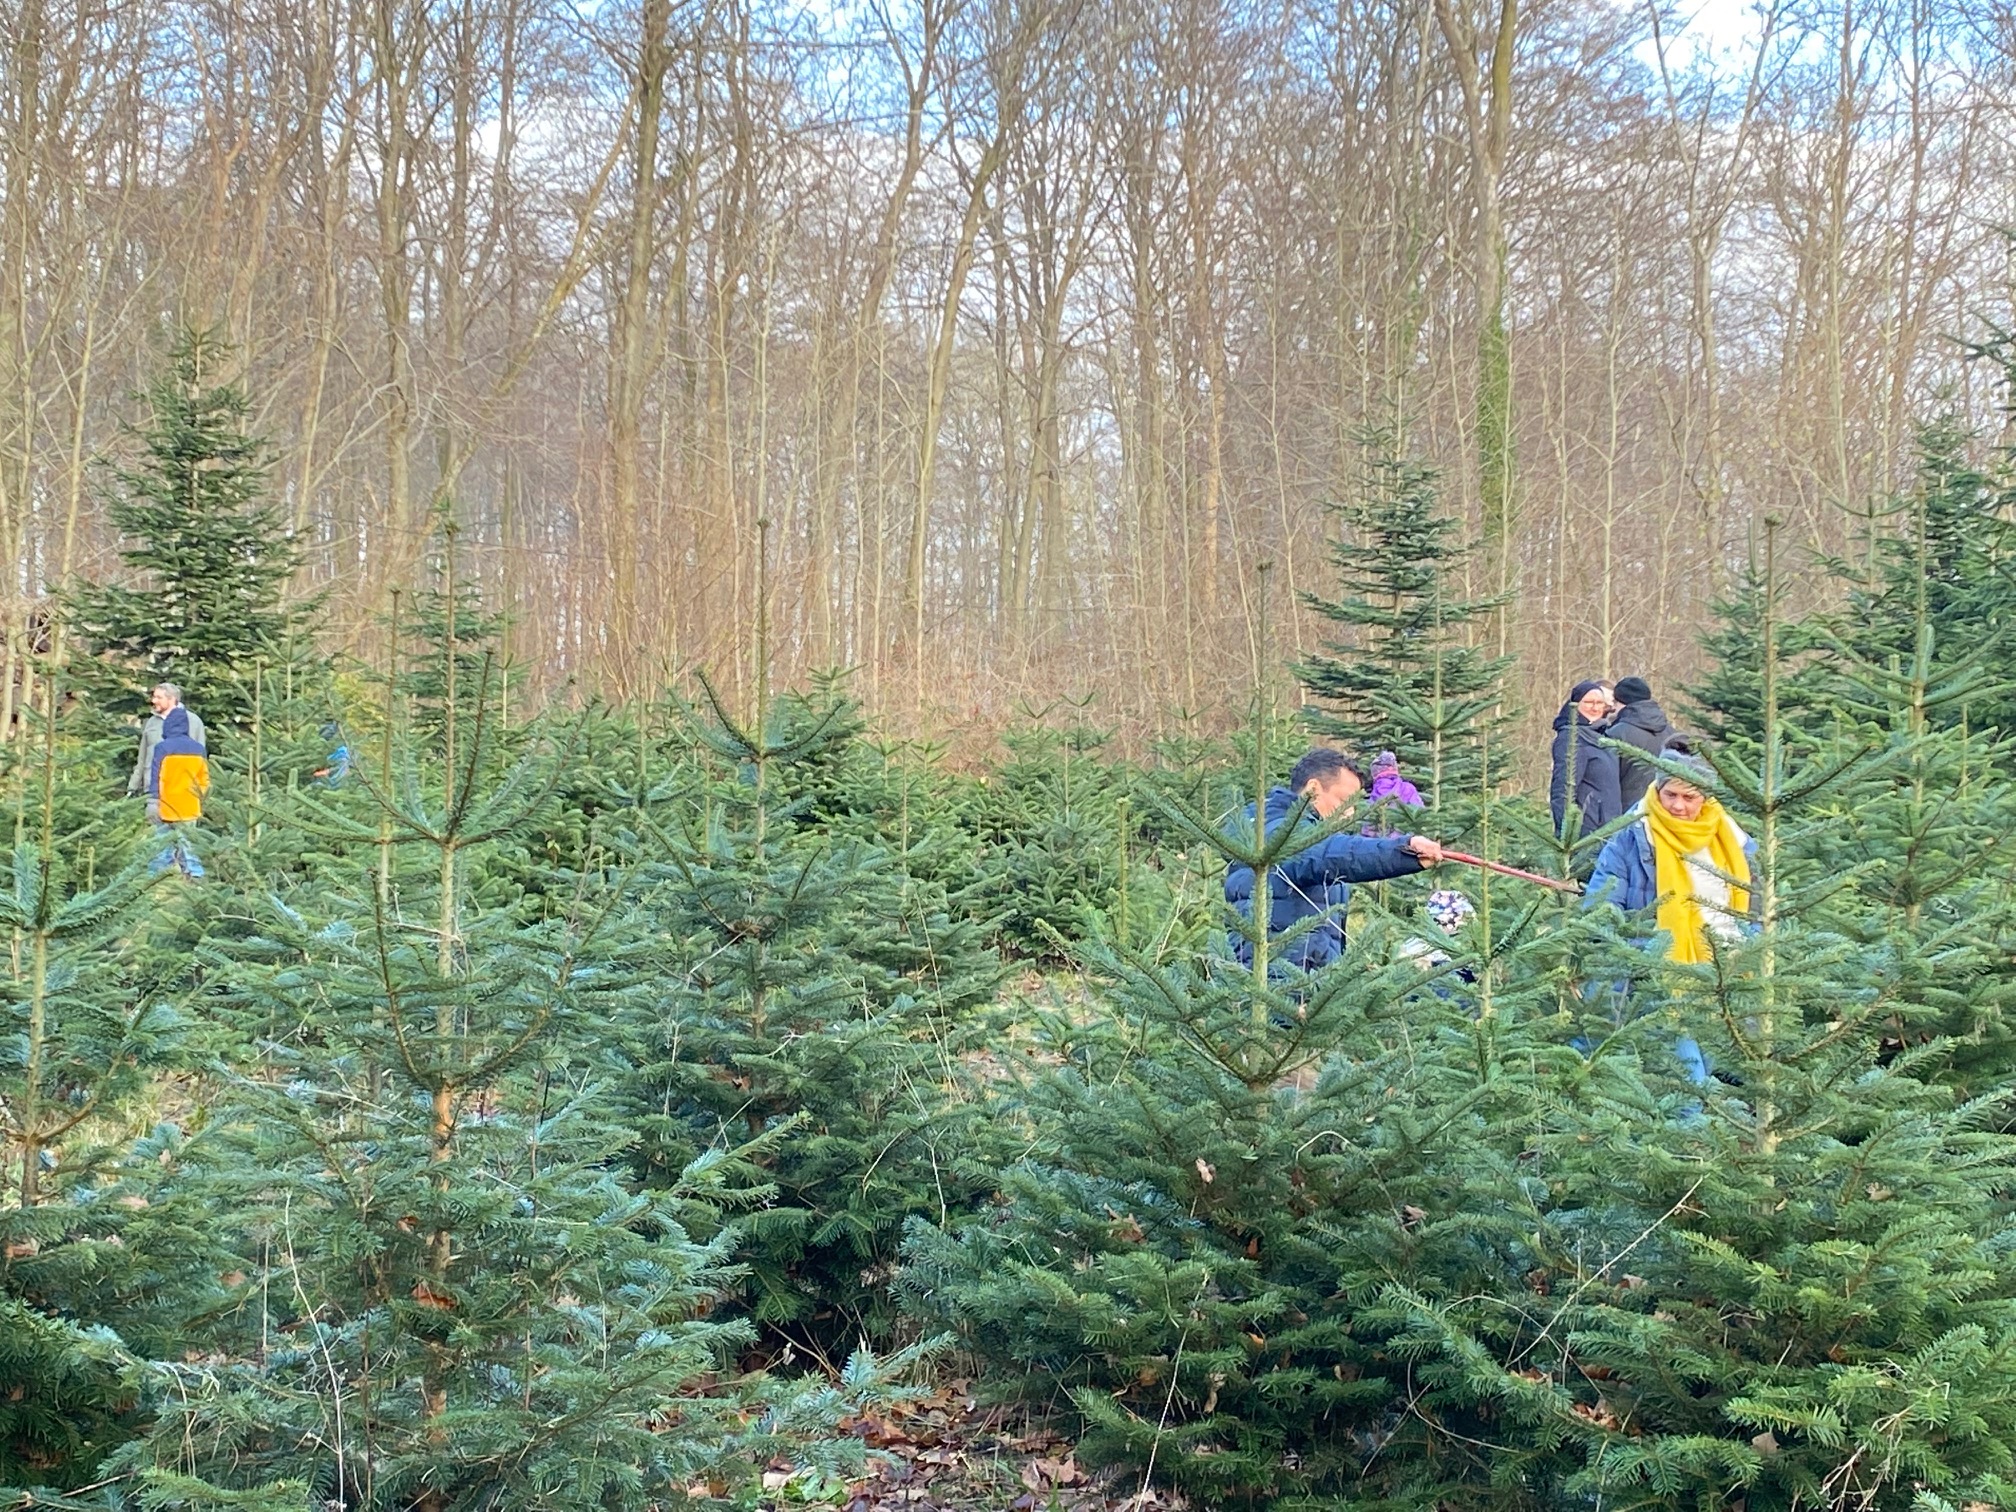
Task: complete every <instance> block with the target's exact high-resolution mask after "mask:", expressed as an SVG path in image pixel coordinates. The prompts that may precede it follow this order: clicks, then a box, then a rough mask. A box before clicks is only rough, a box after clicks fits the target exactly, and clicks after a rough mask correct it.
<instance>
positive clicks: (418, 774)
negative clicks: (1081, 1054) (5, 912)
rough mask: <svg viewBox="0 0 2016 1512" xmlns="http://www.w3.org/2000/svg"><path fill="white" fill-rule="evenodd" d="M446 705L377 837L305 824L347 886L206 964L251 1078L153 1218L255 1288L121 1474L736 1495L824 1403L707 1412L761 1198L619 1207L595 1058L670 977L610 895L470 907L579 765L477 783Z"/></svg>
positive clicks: (733, 1391) (368, 1493)
mask: <svg viewBox="0 0 2016 1512" xmlns="http://www.w3.org/2000/svg"><path fill="white" fill-rule="evenodd" d="M452 635H453V632H452V628H451V631H450V638H451V640H452ZM448 649H449V651H450V652H451V655H450V657H449V658H448V662H447V665H448V666H449V667H450V668H451V669H452V668H453V667H454V666H455V662H454V659H453V656H452V651H453V649H454V648H453V646H452V645H451V646H450V647H449V648H448ZM446 691H447V695H448V696H447V698H446V700H445V705H444V707H445V709H446V711H447V712H446V714H445V716H444V718H443V720H442V723H441V726H440V730H439V732H438V740H423V741H421V742H419V743H418V744H417V745H416V744H414V743H412V742H408V741H404V740H402V741H400V742H399V748H398V749H397V750H396V751H395V753H394V757H393V759H392V762H391V765H392V766H393V767H394V778H393V781H392V783H391V784H390V785H384V784H380V783H376V782H372V781H369V780H368V779H367V778H365V777H364V776H363V775H361V774H362V773H363V772H364V771H366V770H367V769H368V763H366V764H362V765H360V769H359V770H360V783H361V784H362V785H364V786H365V787H366V789H367V791H368V792H369V793H370V796H371V797H372V799H373V800H374V802H375V803H376V804H377V805H378V807H379V809H380V812H381V815H382V820H383V822H382V823H381V824H374V823H371V822H368V821H360V820H359V818H358V817H357V816H354V815H352V814H350V813H348V812H346V811H345V810H344V808H342V807H341V806H338V805H334V804H321V803H319V802H317V801H316V800H314V799H311V798H307V797H304V798H303V799H302V800H301V812H300V814H299V816H298V817H299V818H300V820H301V822H303V823H304V824H308V825H313V826H315V827H317V828H318V829H319V830H321V831H322V832H323V833H324V834H325V836H327V837H329V840H330V842H331V845H332V848H334V847H335V846H336V845H338V844H340V845H341V846H342V849H343V853H344V857H345V859H346V861H347V864H346V865H342V866H336V865H331V866H329V867H327V868H325V869H324V870H323V872H322V873H321V874H320V875H318V876H317V877H315V878H314V879H312V882H311V883H308V884H304V885H301V886H297V887H295V888H292V889H290V890H289V891H287V892H285V893H283V894H279V895H275V896H271V897H269V898H267V899H264V900H263V901H260V902H259V903H258V904H257V907H258V910H259V923H260V931H259V933H258V934H256V935H255V936H253V937H251V938H249V939H245V940H241V941H236V942H231V943H229V944H228V945H225V946H221V947H219V949H220V951H221V952H222V953H224V954H226V955H227V957H228V959H229V961H230V980H231V991H230V992H229V993H228V994H221V995H218V996H216V997H214V998H213V1000H212V1003H211V1005H210V1011H211V1012H213V1013H215V1014H217V1015H219V1016H222V1017H228V1018H229V1019H230V1020H231V1021H232V1022H233V1024H234V1026H235V1028H236V1031H237V1037H238V1039H239V1041H240V1042H241V1043H242V1044H244V1045H246V1046H248V1047H250V1048H251V1050H252V1052H253V1053H252V1054H251V1055H250V1056H248V1057H247V1058H246V1059H244V1060H243V1061H242V1062H241V1063H239V1064H237V1065H235V1066H229V1067H227V1068H225V1069H226V1072H227V1076H226V1081H225V1086H224V1091H223V1093H222V1095H221V1097H220V1098H219V1100H218V1101H217V1102H216V1104H214V1105H213V1106H211V1107H210V1108H208V1109H207V1110H206V1116H205V1117H204V1118H203V1119H202V1120H201V1122H200V1127H197V1126H194V1125H192V1126H191V1127H190V1128H188V1129H186V1130H184V1131H181V1132H179V1133H175V1134H174V1135H173V1136H172V1137H171V1138H168V1139H166V1140H164V1141H163V1142H162V1143H161V1149H160V1151H159V1155H158V1159H157V1160H156V1161H153V1162H149V1165H150V1167H152V1169H153V1171H154V1179H153V1183H152V1190H151V1191H150V1192H149V1193H148V1194H147V1195H148V1197H149V1200H150V1202H151V1203H152V1204H153V1205H154V1206H155V1207H166V1208H171V1209H173V1208H179V1209H181V1210H184V1211H187V1212H191V1213H197V1214H201V1215H204V1216H206V1217H207V1218H208V1220H209V1221H210V1222H211V1223H212V1224H214V1225H216V1226H217V1227H218V1228H219V1229H220V1230H221V1231H222V1233H223V1234H224V1235H225V1236H226V1238H227V1239H228V1242H229V1244H230V1245H231V1246H232V1247H233V1248H235V1250H236V1252H237V1261H236V1265H235V1267H234V1269H233V1270H232V1271H231V1272H230V1273H229V1274H227V1276H226V1277H225V1282H226V1284H227V1285H228V1286H229V1288H230V1296H229V1297H228V1298H227V1299H226V1301H225V1303H223V1304H220V1305H219V1306H217V1307H216V1308H214V1309H213V1310H212V1311H211V1313H210V1314H209V1316H208V1317H207V1318H205V1319H204V1320H202V1321H201V1322H200V1323H192V1324H191V1325H190V1326H189V1329H188V1333H187V1337H186V1344H185V1347H186V1349H187V1353H186V1354H180V1355H179V1356H178V1357H177V1358H173V1359H170V1360H165V1361H163V1362H161V1363H160V1364H158V1365H156V1366H155V1367H154V1373H155V1376H156V1388H155V1394H154V1403H155V1407H156V1411H157V1413H158V1420H157V1422H156V1424H155V1426H154V1429H153V1431H152V1432H151V1433H150V1434H149V1436H148V1437H147V1438H146V1439H145V1440H144V1441H143V1442H141V1443H139V1444H137V1445H135V1446H134V1447H132V1448H131V1449H129V1450H128V1451H127V1452H126V1453H125V1454H124V1455H123V1456H121V1457H120V1458H119V1460H118V1461H117V1462H116V1464H115V1466H114V1469H115V1470H116V1471H117V1472H118V1473H122V1474H130V1475H134V1476H137V1477H138V1483H139V1484H140V1486H141V1487H142V1488H143V1494H144V1495H145V1496H147V1497H149V1498H153V1499H156V1500H159V1501H162V1502H174V1503H176V1504H178V1505H193V1506H226V1505H230V1506H245V1505H258V1506H274V1507H280V1506H297V1507H298V1506H299V1505H300V1504H301V1501H302V1499H303V1497H304V1496H306V1497H313V1498H314V1499H316V1500H321V1501H329V1502H341V1503H343V1504H345V1505H348V1506H355V1507H360V1508H409V1509H410V1508H421V1509H448V1508H471V1507H488V1506H496V1505H532V1504H536V1505H540V1506H552V1507H580V1508H596V1509H607V1508H611V1507H630V1506H635V1507H655V1506H663V1505H668V1504H678V1503H680V1502H681V1501H682V1500H683V1499H685V1498H687V1497H688V1495H689V1493H691V1494H697V1495H699V1496H700V1497H701V1499H703V1500H704V1499H705V1496H706V1494H707V1492H706V1488H707V1487H709V1486H713V1487H716V1488H717V1489H719V1490H721V1491H722V1492H723V1493H724V1494H725V1493H726V1490H727V1488H728V1483H730V1482H732V1481H736V1480H739V1479H740V1478H742V1477H743V1476H745V1475H749V1474H753V1472H754V1470H755V1469H756V1468H757V1467H758V1466H760V1465H761V1464H762V1463H763V1461H764V1460H766V1459H767V1458H768V1457H769V1455H770V1454H771V1453H772V1452H774V1451H775V1450H776V1449H777V1448H778V1447H780V1446H781V1445H782V1444H783V1443H785V1442H786V1441H787V1440H789V1439H791V1438H792V1437H793V1435H794V1431H795V1429H796V1428H797V1427H798V1426H800V1425H801V1424H803V1423H805V1422H808V1421H814V1420H820V1421H823V1420H824V1418H825V1417H827V1416H830V1413H828V1412H827V1410H826V1409H827V1408H830V1407H832V1406H833V1405H834V1403H835V1402H836V1401H837V1398H836V1399H832V1400H829V1401H826V1402H824V1403H822V1402H820V1401H816V1400H813V1399H812V1398H810V1397H807V1396H805V1395H804V1394H802V1393H800V1394H799V1395H797V1396H795V1397H791V1398H780V1399H779V1400H778V1401H777V1402H776V1403H775V1404H773V1409H772V1410H770V1411H768V1412H767V1413H766V1412H759V1411H756V1410H754V1409H755V1408H756V1407H757V1406H759V1405H760V1404H759V1403H757V1402H756V1401H755V1400H754V1399H755V1398H757V1397H759V1396H760V1395H761V1384H760V1383H757V1382H742V1383H739V1384H736V1385H733V1386H729V1387H725V1388H724V1387H722V1386H720V1385H719V1384H718V1381H717V1378H716V1376H715V1374H714V1373H715V1372H716V1371H717V1370H718V1369H719V1368H720V1367H721V1366H722V1364H723V1363H724V1361H725V1359H726V1357H727V1356H728V1355H729V1354H731V1353H732V1351H733V1349H734V1348H735V1347H736V1346H737V1345H738V1344H740V1343H742V1342H744V1341H745V1340H746V1339H747V1337H748V1332H747V1328H746V1325H744V1324H741V1323H738V1322H735V1321H732V1320H729V1319H726V1318H721V1317H712V1316H710V1314H713V1313H714V1312H715V1311H716V1309H717V1307H718V1303H719V1301H720V1299H721V1296H722V1294H723V1293H724V1292H725V1291H727V1290H729V1289H731V1288H732V1287H733V1286H734V1285H735V1284H736V1272H735V1269H734V1267H733V1265H732V1263H731V1256H732V1251H733V1249H734V1246H735V1236H734V1234H733V1233H732V1231H728V1230H725V1229H724V1228H723V1226H722V1219H721V1213H720V1206H719V1205H720V1203H721V1202H722V1201H724V1200H727V1198H728V1197H729V1196H730V1193H729V1191H728V1188H729V1187H730V1186H731V1185H732V1186H733V1187H735V1188H736V1191H735V1193H734V1194H733V1196H734V1199H735V1200H747V1199H750V1198H758V1197H760V1196H761V1195H762V1191H761V1188H760V1187H756V1188H752V1187H750V1185H749V1182H748V1179H747V1177H748V1165H747V1158H746V1152H744V1151H741V1150H740V1149H735V1150H717V1151H712V1152H709V1153H707V1154H705V1155H703V1156H701V1157H700V1158H698V1159H696V1160H695V1161H694V1162H692V1163H691V1164H690V1165H689V1166H688V1167H686V1168H685V1169H683V1170H678V1171H673V1172H671V1173H670V1174H669V1175H668V1177H667V1178H666V1179H665V1180H663V1181H661V1182H660V1183H659V1184H658V1185H657V1187H656V1188H655V1189H654V1190H651V1191H637V1190H634V1189H632V1188H631V1187H630V1186H629V1185H627V1184H626V1183H625V1181H624V1180H623V1173H624V1169H625V1161H626V1158H627V1156H628V1154H629V1151H630V1148H631V1146H632V1144H633V1142H634V1140H635V1135H634V1133H633V1132H632V1131H631V1129H629V1128H628V1127H627V1126H626V1125H625V1123H624V1121H623V1119H622V1117H621V1116H620V1103H619V1100H618V1099H617V1098H616V1096H615V1094H614V1091H613V1089H612V1088H611V1087H610V1086H609V1085H608V1082H607V1080H606V1078H607V1076H608V1072H609V1070H610V1065H609V1057H608V1053H607V1049H606V1045H605V1040H606V1036H607V1035H608V1032H609V1026H610V1024H611V1023H612V1022H614V1021H616V1020H618V1019H620V1018H621V1017H622V1016H623V1015H624V1014H625V1012H626V1011H627V1010H628V1006H629V1004H630V1003H631V1002H632V1000H633V999H634V998H636V997H637V996H638V995H640V994H643V993H646V992H648V991H650V990H651V985H652V984H653V983H654V982H655V980H656V978H657V975H658V957H657V950H658V943H657V940H656V937H655V930H654V927H653V920H652V919H651V918H650V917H649V916H648V915H647V914H645V913H644V912H642V911H640V909H639V908H638V907H637V905H636V902H635V899H634V897H633V896H632V895H631V894H630V893H629V892H628V891H627V885H626V882H625V880H624V879H623V878H622V877H621V876H618V875H609V874H603V873H600V872H582V873H577V874H576V875H575V876H574V877H573V878H572V879H571V880H570V882H569V885H568V887H567V889H566V890H565V897H566V900H567V901H566V906H564V907H554V906H549V905H548V904H546V903H545V902H544V901H542V903H541V906H538V907H528V908H517V909H514V908H510V907H498V906H478V905H476V904H475V903H474V902H473V901H472V900H473V899H475V898H478V897H480V896H482V895H483V893H484V892H485V890H486V887H487V885H488V883H489V881H490V877H489V872H490V869H491V867H492V866H493V865H495V864H498V861H499V857H500V856H502V857H503V858H504V860H503V862H502V864H503V866H504V868H505V870H506V871H507V873H509V874H511V875H512V876H514V877H515V876H516V875H517V874H518V873H519V871H520V869H521V866H522V863H521V861H520V860H519V859H518V858H517V857H515V856H512V855H510V851H511V844H512V841H513V839H514V837H515V836H517V835H518V834H519V833H520V832H521V831H522V829H523V828H524V827H525V825H526V824H527V823H528V821H529V820H530V818H531V816H532V815H533V814H534V813H536V811H537V810H538V809H539V808H540V806H541V805H542V804H543V803H544V802H545V800H546V794H547V793H548V792H549V790H550V786H551V783H552V780H553V776H554V773H555V772H556V770H558V769H559V768H560V767H561V766H562V765H563V764H564V763H565V761H566V760H567V753H566V752H565V751H552V750H541V749H536V748H535V749H534V750H532V751H531V752H529V753H528V754H526V755H525V756H523V757H521V758H520V759H519V760H518V761H517V762H515V763H513V764H512V765H511V766H510V767H508V768H506V769H505V771H504V773H503V775H502V776H501V778H499V779H498V780H496V781H495V782H488V781H481V782H475V783H472V782H471V781H470V780H469V776H468V774H470V773H472V772H473V773H481V772H484V771H485V770H486V769H489V768H490V766H491V762H490V761H489V759H488V758H487V757H486V755H485V748H486V746H487V745H489V744H490V743H491V742H493V741H495V740H496V739H497V738H498V737H497V733H496V730H495V726H494V724H493V722H492V721H493V720H494V719H495V707H494V701H493V700H492V699H490V698H488V697H485V696H484V695H483V694H482V692H481V690H478V692H477V694H476V695H475V696H474V697H473V699H470V700H467V701H465V700H464V699H463V698H462V697H461V696H460V695H461V692H462V690H460V689H458V688H457V687H456V686H455V674H454V672H453V671H452V670H451V671H450V673H449V674H448V686H447V690H446ZM465 708H469V709H473V718H472V720H471V722H470V723H469V724H466V725H465V724H464V723H462V721H461V720H460V719H459V718H458V717H457V713H456V711H458V710H461V709H465ZM403 723H404V722H403V721H401V724H402V725H403ZM388 738H389V737H388ZM556 892H557V890H556ZM731 1176H732V1177H734V1180H733V1181H732V1182H731V1181H730V1180H729V1178H730V1177H731ZM696 1221H697V1222H699V1223H700V1224H702V1225H703V1226H705V1227H706V1228H707V1229H709V1230H710V1231H713V1232H714V1237H712V1238H710V1239H706V1240H699V1239H695V1238H693V1237H690V1232H689V1230H690V1226H691V1225H692V1224H693V1223H695V1222H696ZM871 1374H872V1372H871ZM807 1412H809V1413H811V1414H812V1417H811V1418H810V1419H808V1418H806V1417H804V1416H803V1414H805V1413H807ZM838 1453H839V1451H838V1450H835V1451H834V1454H835V1455H837V1454H838ZM829 1458H831V1456H829ZM696 1487H698V1488H700V1489H699V1490H698V1491H697V1492H695V1490H694V1488H696Z"/></svg>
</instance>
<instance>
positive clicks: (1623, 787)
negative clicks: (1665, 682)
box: [1603, 677, 1680, 809]
mask: <svg viewBox="0 0 2016 1512" xmlns="http://www.w3.org/2000/svg"><path fill="white" fill-rule="evenodd" d="M1617 701H1618V702H1619V703H1621V704H1622V705H1623V706H1624V707H1623V708H1622V709H1621V710H1619V711H1618V714H1617V717H1616V718H1615V719H1613V720H1611V721H1610V728H1609V729H1607V730H1605V731H1604V732H1603V733H1604V734H1605V735H1608V736H1609V737H1610V738H1611V739H1612V740H1621V741H1624V742H1625V743H1627V744H1629V745H1634V746H1636V747H1637V748H1638V749H1639V750H1641V751H1643V752H1645V753H1646V755H1648V756H1657V755H1658V754H1659V753H1660V752H1662V751H1664V750H1665V749H1666V747H1667V746H1668V745H1669V744H1671V743H1672V742H1673V741H1674V740H1675V739H1677V738H1678V737H1679V734H1680V732H1679V731H1678V730H1676V729H1674V728H1673V721H1672V720H1670V719H1668V718H1667V717H1666V711H1665V710H1664V709H1662V708H1660V707H1659V703H1658V700H1656V699H1654V698H1653V696H1652V687H1651V684H1649V683H1647V682H1646V681H1645V679H1644V678H1642V677H1626V678H1622V679H1620V680H1619V681H1618V683H1617ZM1658 770H1659V769H1658V768H1657V767H1655V766H1653V765H1652V763H1651V762H1649V761H1639V760H1637V759H1636V758H1634V757H1631V756H1625V755H1621V754H1620V755H1619V757H1618V758H1617V788H1618V792H1619V794H1620V795H1621V796H1622V798H1623V800H1624V807H1625V808H1627V809H1630V808H1634V807H1636V806H1637V805H1638V803H1640V802H1641V801H1642V800H1643V799H1644V797H1645V794H1646V791H1647V790H1648V789H1649V788H1650V787H1651V786H1652V779H1653V777H1655V776H1656V775H1657V774H1658Z"/></svg>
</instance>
